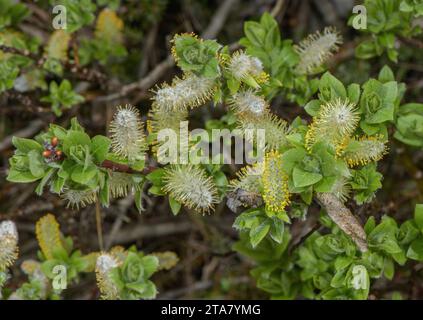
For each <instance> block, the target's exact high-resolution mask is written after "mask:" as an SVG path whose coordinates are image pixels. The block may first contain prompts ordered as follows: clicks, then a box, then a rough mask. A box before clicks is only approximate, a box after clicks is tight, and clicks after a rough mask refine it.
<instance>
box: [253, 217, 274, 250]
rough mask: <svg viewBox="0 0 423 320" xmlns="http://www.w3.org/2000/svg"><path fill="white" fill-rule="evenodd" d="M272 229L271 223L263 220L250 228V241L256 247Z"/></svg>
mask: <svg viewBox="0 0 423 320" xmlns="http://www.w3.org/2000/svg"><path fill="white" fill-rule="evenodd" d="M269 230H270V224H269V222H268V220H265V221H263V222H262V223H261V224H260V225H259V226H257V227H255V228H252V229H251V230H250V243H251V246H252V247H253V248H255V247H256V246H257V245H258V244H259V243H260V242H261V241H262V240H263V239H264V237H265V236H266V235H267V233H268V232H269Z"/></svg>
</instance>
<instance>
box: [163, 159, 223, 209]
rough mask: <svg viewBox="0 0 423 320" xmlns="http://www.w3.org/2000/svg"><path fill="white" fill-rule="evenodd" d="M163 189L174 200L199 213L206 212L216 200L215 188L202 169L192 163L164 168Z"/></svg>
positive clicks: (212, 207) (212, 206)
mask: <svg viewBox="0 0 423 320" xmlns="http://www.w3.org/2000/svg"><path fill="white" fill-rule="evenodd" d="M163 181H164V182H165V186H164V188H163V189H164V191H165V192H168V193H169V195H170V196H171V197H172V198H174V199H175V200H177V201H179V202H181V203H183V204H184V205H186V206H187V207H188V208H190V209H194V210H195V211H198V212H200V213H208V212H209V211H210V210H213V209H214V205H215V204H216V203H217V202H218V196H217V195H218V194H217V188H216V186H215V184H214V182H213V180H212V178H211V177H207V175H206V172H205V170H204V169H202V168H200V167H198V166H194V165H179V166H171V167H168V168H166V174H165V175H164V177H163Z"/></svg>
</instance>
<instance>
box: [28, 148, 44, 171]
mask: <svg viewBox="0 0 423 320" xmlns="http://www.w3.org/2000/svg"><path fill="white" fill-rule="evenodd" d="M28 160H29V171H31V174H32V175H33V176H34V177H42V176H43V175H44V172H45V170H44V168H45V167H46V164H45V162H44V159H43V157H42V156H41V154H40V152H39V151H37V150H31V151H29V152H28Z"/></svg>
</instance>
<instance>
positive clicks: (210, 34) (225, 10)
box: [201, 0, 238, 39]
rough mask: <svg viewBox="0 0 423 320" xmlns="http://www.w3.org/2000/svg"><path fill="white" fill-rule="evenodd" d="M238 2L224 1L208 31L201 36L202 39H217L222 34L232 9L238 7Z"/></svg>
mask: <svg viewBox="0 0 423 320" xmlns="http://www.w3.org/2000/svg"><path fill="white" fill-rule="evenodd" d="M237 2H238V0H226V1H224V2H223V3H222V4H221V6H220V7H219V8H218V9H217V10H216V12H215V14H214V15H213V17H212V19H211V21H210V23H209V25H208V26H207V28H206V30H204V32H203V33H202V34H201V37H202V38H204V39H210V38H214V37H216V35H217V34H218V33H219V32H220V30H221V29H222V27H223V25H224V24H225V21H226V19H227V17H228V15H229V13H230V12H231V9H232V8H233V7H234V6H235V5H236V3H237Z"/></svg>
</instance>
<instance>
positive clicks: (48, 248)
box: [35, 214, 63, 259]
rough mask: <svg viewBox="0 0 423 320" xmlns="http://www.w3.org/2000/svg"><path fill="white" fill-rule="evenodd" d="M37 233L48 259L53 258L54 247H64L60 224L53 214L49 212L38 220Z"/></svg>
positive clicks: (42, 250)
mask: <svg viewBox="0 0 423 320" xmlns="http://www.w3.org/2000/svg"><path fill="white" fill-rule="evenodd" d="M35 234H36V236H37V240H38V244H39V245H40V248H41V252H42V253H43V255H44V257H45V258H46V259H53V251H54V249H56V248H63V244H62V241H61V235H60V226H59V223H58V222H57V220H56V218H55V217H54V215H52V214H47V215H45V216H44V217H42V218H40V219H39V220H38V221H37V224H36V225H35Z"/></svg>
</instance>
